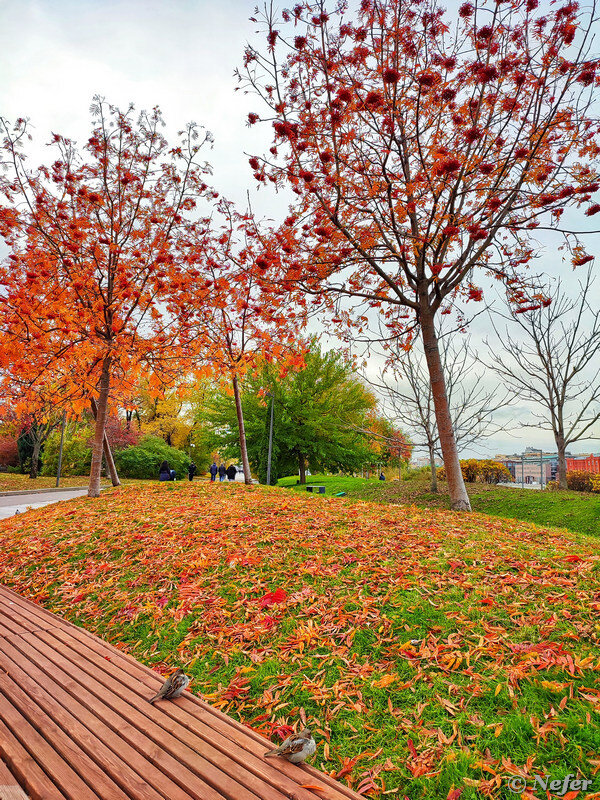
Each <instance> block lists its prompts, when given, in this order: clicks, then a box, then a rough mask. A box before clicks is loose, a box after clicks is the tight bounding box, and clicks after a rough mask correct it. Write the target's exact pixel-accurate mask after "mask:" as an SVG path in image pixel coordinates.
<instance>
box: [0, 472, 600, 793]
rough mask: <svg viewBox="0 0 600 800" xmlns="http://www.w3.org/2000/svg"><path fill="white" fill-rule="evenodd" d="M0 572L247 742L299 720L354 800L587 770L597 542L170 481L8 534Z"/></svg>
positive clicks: (500, 789)
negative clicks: (180, 678)
mask: <svg viewBox="0 0 600 800" xmlns="http://www.w3.org/2000/svg"><path fill="white" fill-rule="evenodd" d="M0 553H1V554H2V555H1V556H0V581H2V582H3V583H5V584H7V585H9V586H11V587H12V588H14V589H16V590H17V591H19V592H21V593H22V594H23V595H25V596H27V597H30V598H32V599H34V600H37V601H38V602H40V603H42V604H43V605H44V606H46V607H47V608H49V609H51V610H53V611H55V612H57V613H59V614H62V615H63V616H65V617H67V618H68V619H70V620H72V621H74V622H77V623H79V624H82V625H84V626H85V627H87V628H88V629H90V630H92V631H94V632H95V633H97V634H99V635H100V636H102V637H104V638H106V639H108V640H109V641H111V642H113V643H114V644H116V645H117V646H119V647H122V648H123V649H126V650H128V651H129V652H131V653H132V654H133V655H134V656H135V657H137V658H138V659H140V660H142V661H144V662H146V663H148V664H150V665H153V666H155V667H156V668H157V669H159V670H161V671H166V670H167V669H169V668H172V667H174V666H176V665H180V664H181V665H182V666H184V667H185V669H186V670H187V671H188V672H189V673H190V674H191V675H192V676H193V678H194V682H193V684H192V687H193V689H194V691H196V692H198V693H199V694H201V695H203V696H204V697H205V698H206V699H208V700H209V702H211V703H213V704H214V705H216V706H217V707H219V708H221V709H223V710H224V711H226V712H227V713H230V714H232V715H233V716H235V717H237V718H239V719H241V720H244V721H245V722H247V723H248V724H250V725H252V726H253V727H255V728H256V729H258V730H260V731H262V732H263V733H265V734H267V735H270V736H272V737H274V738H277V737H278V736H283V735H285V734H286V733H287V732H288V731H289V730H290V726H291V725H295V724H297V723H298V722H300V721H302V722H304V721H305V720H306V722H308V724H309V725H311V726H312V727H313V728H314V730H315V734H316V738H317V740H318V742H319V747H318V751H317V755H316V756H315V759H314V763H315V764H316V765H317V766H319V767H321V768H323V769H325V770H327V771H329V772H332V773H334V774H336V775H338V776H339V777H340V778H341V779H342V780H347V781H348V782H349V783H351V784H352V785H353V786H354V787H355V788H356V789H360V791H362V792H364V793H365V794H366V795H368V796H372V797H380V796H384V794H383V793H384V792H387V793H388V794H387V795H385V796H390V794H391V795H392V796H396V795H397V796H398V797H402V798H403V797H410V798H411V800H414V799H415V798H432V800H433V799H434V798H435V800H438V799H439V798H442V800H443V799H444V798H446V797H447V796H448V795H449V794H451V793H452V792H453V790H455V789H456V790H458V789H462V790H463V793H462V795H461V798H462V800H468V799H469V798H477V797H481V796H493V797H505V796H508V793H507V790H506V778H507V776H510V775H515V774H523V775H525V776H527V777H528V779H529V781H530V783H531V782H532V780H533V778H532V776H533V775H534V774H535V773H539V774H543V773H545V772H547V773H549V774H550V775H551V776H552V777H553V778H558V777H561V776H564V775H565V774H566V773H567V772H571V773H577V774H581V775H582V776H585V777H587V778H591V777H593V773H594V772H595V771H596V770H597V769H598V767H599V766H600V761H598V753H599V752H600V730H599V727H598V714H599V712H600V662H599V655H600V653H599V650H598V640H599V635H600V625H599V612H600V555H598V550H597V541H596V540H594V539H591V538H587V537H584V536H581V535H578V534H575V533H569V532H566V531H564V530H563V531H558V530H555V529H543V528H538V527H535V526H533V525H531V524H528V523H522V522H516V521H514V520H503V519H500V518H498V517H487V516H483V515H479V514H472V515H460V514H456V513H453V512H448V511H443V510H439V511H438V510H423V509H419V508H417V507H415V506H404V507H401V506H390V505H384V504H375V503H363V502H357V501H349V500H347V499H328V500H323V499H320V500H317V499H316V498H313V497H310V496H308V495H303V494H298V493H296V492H293V491H286V492H284V491H281V490H279V489H266V488H263V487H258V486H252V487H246V486H243V485H239V484H212V485H211V484H207V483H194V484H187V483H184V482H182V483H176V484H163V485H160V484H148V485H146V486H145V487H143V488H140V487H139V486H138V487H125V488H122V489H119V490H109V491H108V492H106V493H105V494H103V495H102V496H101V497H100V498H99V499H97V500H93V501H90V500H88V499H87V498H82V499H77V500H73V501H69V502H64V503H60V504H57V505H56V506H50V507H47V508H44V509H39V510H36V511H29V512H27V513H26V514H24V515H21V516H19V517H17V518H12V519H10V520H5V521H3V522H0ZM597 780H598V779H597ZM451 796H457V795H456V794H455V795H452V794H451Z"/></svg>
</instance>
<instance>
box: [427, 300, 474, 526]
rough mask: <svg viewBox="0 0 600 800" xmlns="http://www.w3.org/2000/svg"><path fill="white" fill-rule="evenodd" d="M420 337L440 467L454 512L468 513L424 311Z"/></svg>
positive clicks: (436, 347) (443, 387) (435, 349)
mask: <svg viewBox="0 0 600 800" xmlns="http://www.w3.org/2000/svg"><path fill="white" fill-rule="evenodd" d="M420 323H421V335H422V336H423V347H424V349H425V359H426V361H427V368H428V370H429V380H430V382H431V393H432V395H433V404H434V407H435V419H436V422H437V428H438V435H439V437H440V445H441V448H442V455H443V457H444V467H445V470H446V480H447V481H448V491H449V493H450V504H451V508H452V509H453V510H454V511H470V510H471V503H470V502H469V495H468V494H467V490H466V487H465V482H464V480H463V476H462V472H461V469H460V461H459V458H458V450H457V448H456V439H455V438H454V428H453V426H452V418H451V416H450V405H449V403H448V395H447V394H446V381H445V378H444V368H443V365H442V359H441V358H440V348H439V344H438V339H437V335H436V332H435V324H434V321H433V315H432V314H431V312H430V311H429V309H427V310H426V311H422V312H421V315H420Z"/></svg>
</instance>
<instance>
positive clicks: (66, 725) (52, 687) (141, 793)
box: [0, 642, 162, 800]
mask: <svg viewBox="0 0 600 800" xmlns="http://www.w3.org/2000/svg"><path fill="white" fill-rule="evenodd" d="M0 666H1V667H3V668H4V669H7V670H8V672H9V674H10V676H11V678H12V679H13V680H14V681H15V683H17V684H18V686H19V687H20V688H21V689H22V690H23V691H24V692H26V693H27V695H28V697H31V699H32V700H33V701H34V702H35V704H36V705H37V708H38V709H39V711H40V712H42V713H43V714H46V715H47V716H49V717H50V718H51V719H53V720H54V721H55V722H56V723H57V724H58V725H60V727H61V729H62V730H64V731H65V733H66V734H67V735H68V736H69V737H70V738H71V739H72V740H73V741H76V742H77V744H78V745H79V746H80V747H81V748H82V749H83V750H84V751H85V752H86V753H87V755H88V756H89V757H90V758H92V759H94V760H95V762H97V764H98V766H99V767H100V769H101V770H102V778H101V781H100V783H99V784H98V785H103V784H104V783H106V781H105V779H104V774H106V775H107V776H109V777H110V778H112V780H113V781H114V782H115V784H118V785H119V786H121V787H122V789H123V790H124V791H122V790H121V789H118V788H117V786H116V785H115V786H111V787H109V788H110V791H109V793H108V794H107V795H106V797H111V798H112V797H114V798H118V800H162V795H159V794H158V793H157V792H155V791H154V789H153V788H152V787H151V785H150V784H149V783H147V782H146V781H145V780H144V779H143V778H142V777H140V775H138V774H136V773H135V772H133V770H131V769H128V768H127V769H126V768H125V767H126V765H125V764H124V757H123V754H122V751H123V749H124V748H125V747H127V745H126V743H125V742H123V740H122V739H120V738H119V737H117V736H115V735H114V734H113V733H112V731H111V730H110V728H106V726H104V727H105V729H106V731H107V732H108V733H109V734H110V736H111V737H112V739H113V740H114V742H113V749H112V750H111V749H109V748H108V747H107V746H106V745H105V744H104V742H103V741H102V739H101V737H100V736H98V735H97V733H94V732H93V730H90V729H88V728H86V727H85V725H84V724H83V723H84V722H87V723H88V724H90V722H91V725H92V729H93V728H94V724H93V718H92V720H90V719H89V716H91V715H89V714H88V712H86V710H85V709H84V708H83V706H80V705H79V706H78V707H76V708H74V709H73V711H74V713H69V711H66V710H65V709H64V708H63V706H62V705H60V701H61V700H62V701H64V699H65V698H69V699H72V698H70V696H69V695H68V694H67V693H66V692H64V691H62V689H61V688H60V686H58V685H57V684H56V683H54V682H53V681H52V680H51V679H50V678H48V676H46V675H45V673H44V672H42V670H40V669H38V668H37V667H36V666H35V665H33V664H31V663H29V662H28V661H27V659H26V658H25V657H24V656H23V655H22V654H21V653H20V652H19V651H18V650H16V649H15V648H14V647H12V645H10V644H9V643H8V642H0ZM27 667H28V668H29V672H30V673H33V677H31V675H30V674H28V672H27V671H26V668H27ZM36 681H37V682H36ZM71 705H73V704H71ZM75 714H76V716H75ZM100 726H102V723H100ZM95 727H96V728H97V727H99V726H95ZM134 752H135V751H134ZM146 766H147V765H146ZM96 770H97V768H96ZM141 770H142V773H143V770H144V766H143V765H142V767H141ZM1 782H2V781H1V780H0V783H1ZM95 785H96V784H95ZM104 797H105V795H103V799H104Z"/></svg>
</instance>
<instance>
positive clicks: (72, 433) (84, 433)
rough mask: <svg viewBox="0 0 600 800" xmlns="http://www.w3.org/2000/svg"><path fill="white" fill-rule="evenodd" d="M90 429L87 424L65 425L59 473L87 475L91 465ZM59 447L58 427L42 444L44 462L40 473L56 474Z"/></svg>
mask: <svg viewBox="0 0 600 800" xmlns="http://www.w3.org/2000/svg"><path fill="white" fill-rule="evenodd" d="M91 436H92V429H91V428H89V427H88V426H87V425H86V426H82V427H76V428H75V429H74V430H73V429H69V427H67V429H66V431H65V439H64V443H63V458H62V468H61V475H87V474H89V471H90V467H91V465H92V448H91V447H90V438H91ZM59 449H60V428H59V429H58V430H55V431H54V432H53V433H51V434H50V436H49V437H48V439H47V441H46V444H45V445H44V455H43V460H44V464H43V467H42V472H41V474H42V475H56V471H57V469H58V452H59Z"/></svg>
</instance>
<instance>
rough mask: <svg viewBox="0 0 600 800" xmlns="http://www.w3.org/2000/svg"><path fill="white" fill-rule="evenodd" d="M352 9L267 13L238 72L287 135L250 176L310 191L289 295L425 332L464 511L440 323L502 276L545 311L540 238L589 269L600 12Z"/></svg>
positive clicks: (450, 469) (352, 324) (447, 453)
mask: <svg viewBox="0 0 600 800" xmlns="http://www.w3.org/2000/svg"><path fill="white" fill-rule="evenodd" d="M354 8H355V6H354V5H352V6H349V4H347V3H346V2H343V1H340V2H337V3H332V4H331V6H330V7H328V5H327V4H326V2H325V0H315V2H299V3H297V4H296V5H295V6H294V8H293V10H292V11H283V12H282V13H281V15H280V16H277V15H276V12H275V11H274V10H273V6H272V5H267V6H266V7H265V12H264V13H263V14H262V15H261V16H257V17H255V18H254V21H255V22H257V23H258V24H259V27H260V31H259V32H260V34H261V35H262V36H264V40H263V41H264V44H260V45H257V46H249V47H248V49H247V51H246V55H245V66H244V69H243V70H242V71H241V72H240V79H241V81H242V85H243V88H245V89H246V90H247V91H252V92H256V93H258V94H259V95H260V97H261V98H262V100H263V101H264V104H266V107H267V109H268V110H267V111H266V112H264V113H263V111H262V109H260V108H259V109H257V111H256V112H253V113H251V114H250V116H249V123H250V124H254V123H257V122H259V121H261V120H264V121H266V122H268V123H269V124H271V125H272V126H273V135H274V141H273V146H272V148H271V149H270V152H269V153H267V154H265V155H264V156H263V157H260V158H259V157H257V156H252V158H251V159H250V165H251V167H252V169H253V170H254V174H255V177H256V179H257V180H258V181H259V182H261V183H267V182H272V183H273V184H274V185H275V186H281V185H284V184H285V185H288V186H291V189H292V192H293V193H294V194H295V195H296V196H297V200H296V201H295V203H294V205H293V207H292V209H291V212H292V213H290V214H289V216H288V217H287V219H286V222H285V225H284V226H283V227H282V229H281V231H280V245H281V247H283V248H286V249H287V251H288V252H289V253H290V256H289V258H288V259H287V263H286V268H285V269H283V270H279V274H278V275H277V276H276V278H277V279H278V280H279V281H280V282H281V283H282V285H283V286H284V288H287V289H290V290H291V289H301V290H302V291H304V292H306V293H308V294H312V295H314V297H315V299H316V300H317V301H318V300H319V299H321V300H322V301H323V302H324V303H325V304H328V305H329V306H331V307H333V308H334V309H335V310H336V311H337V313H338V320H339V323H338V324H340V323H346V325H347V328H348V331H349V335H352V333H353V332H354V331H356V330H360V329H361V327H363V326H364V325H365V324H367V323H368V320H369V316H368V315H369V313H370V314H373V313H378V314H379V315H380V317H381V319H382V320H383V322H384V323H385V325H386V327H387V330H388V335H389V337H391V338H392V339H393V338H403V337H404V341H405V344H406V346H408V345H409V343H410V335H411V333H412V332H414V330H415V329H416V327H418V329H419V331H420V334H421V336H422V339H423V343H424V348H425V357H426V361H427V367H428V372H429V379H430V382H431V386H432V392H433V400H434V406H435V414H436V420H437V428H438V431H439V436H440V443H441V449H442V453H443V457H444V463H445V466H446V471H447V475H448V483H449V491H450V496H451V502H452V507H453V508H455V509H469V508H470V504H469V499H468V496H467V493H466V490H465V486H464V482H463V479H462V476H461V471H460V465H459V460H458V453H457V448H456V439H455V436H454V433H453V427H452V418H451V413H450V407H449V403H448V397H447V391H446V386H445V380H444V373H443V365H442V359H441V354H440V348H439V343H438V338H437V335H436V326H435V323H436V317H437V316H438V314H444V313H451V311H452V306H453V302H454V301H455V300H456V299H457V298H461V299H466V300H467V301H478V300H480V299H481V298H482V294H483V292H482V288H481V286H480V285H479V283H480V281H481V280H482V276H483V275H484V274H485V273H486V272H487V273H488V274H489V275H492V276H493V277H495V278H497V279H498V280H500V281H502V282H504V283H505V284H506V286H507V287H508V288H509V291H510V298H511V301H512V302H513V304H514V305H515V308H517V309H519V308H520V309H523V308H527V307H530V308H531V307H535V306H537V305H539V304H540V302H542V300H543V299H544V298H542V297H541V296H540V295H539V293H538V291H537V286H536V283H535V281H534V280H533V279H532V278H531V276H528V273H527V270H526V267H527V265H528V264H529V262H530V261H531V260H532V259H533V257H534V255H535V253H536V245H535V243H534V241H533V239H532V238H531V234H532V231H533V230H535V231H536V232H538V233H539V232H541V231H542V230H544V229H547V228H552V229H553V230H558V231H562V232H563V233H564V234H565V236H567V237H568V239H569V241H570V243H571V246H572V247H573V248H574V252H573V258H574V263H575V264H576V265H577V264H582V263H585V261H586V260H588V259H589V258H591V256H587V255H586V254H585V252H584V251H583V249H582V248H581V246H580V245H579V243H578V239H577V235H576V234H575V233H573V231H571V230H570V229H569V228H568V227H567V226H565V225H564V217H563V212H564V210H565V209H566V208H567V207H575V208H579V207H583V208H585V209H586V214H588V215H593V214H595V213H597V212H598V211H600V204H598V203H595V202H593V201H592V195H593V193H594V192H596V191H597V189H598V186H599V183H598V171H597V166H596V165H597V157H598V153H599V149H598V122H597V120H596V118H595V116H593V115H592V113H591V111H590V104H591V102H592V97H593V92H594V89H595V87H596V86H597V84H598V77H597V67H598V62H597V60H596V59H595V58H592V57H591V56H590V48H591V30H592V27H593V24H594V22H595V17H594V10H593V6H592V7H591V9H589V10H587V11H586V10H584V9H580V8H579V6H578V4H577V3H576V2H573V1H572V0H569V2H566V3H564V4H560V5H554V6H552V7H550V8H544V10H543V11H542V10H541V9H538V0H507V1H506V2H492V1H491V0H483V1H482V2H480V1H479V0H473V2H465V3H463V4H462V5H461V6H460V8H459V9H458V13H457V18H456V19H455V18H454V15H450V14H449V13H447V12H446V11H444V10H443V9H442V8H441V7H439V6H438V5H437V3H436V2H435V0H422V1H421V2H406V0H361V2H360V5H359V7H358V9H357V10H356V11H354V10H353V9H354ZM349 9H352V10H349ZM263 108H264V105H263ZM478 276H479V277H478Z"/></svg>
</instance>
